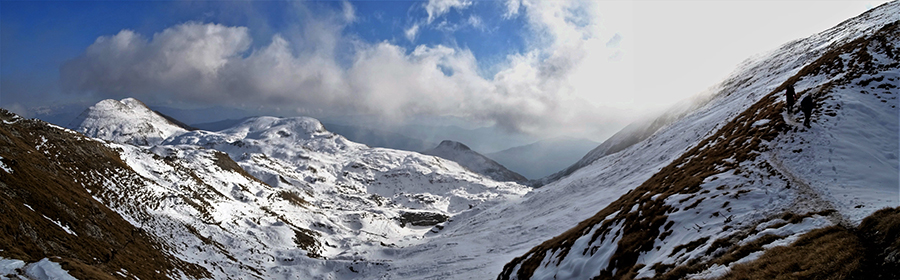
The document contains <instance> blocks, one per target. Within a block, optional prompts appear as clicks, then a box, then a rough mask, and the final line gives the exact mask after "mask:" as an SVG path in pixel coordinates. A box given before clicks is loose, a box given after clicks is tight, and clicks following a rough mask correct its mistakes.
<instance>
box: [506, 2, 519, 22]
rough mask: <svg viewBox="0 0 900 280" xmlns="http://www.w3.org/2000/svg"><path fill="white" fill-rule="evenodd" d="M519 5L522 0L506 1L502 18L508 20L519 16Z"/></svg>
mask: <svg viewBox="0 0 900 280" xmlns="http://www.w3.org/2000/svg"><path fill="white" fill-rule="evenodd" d="M521 5H522V0H506V12H504V13H503V18H506V19H509V18H513V17H515V16H517V15H519V7H520V6H521Z"/></svg>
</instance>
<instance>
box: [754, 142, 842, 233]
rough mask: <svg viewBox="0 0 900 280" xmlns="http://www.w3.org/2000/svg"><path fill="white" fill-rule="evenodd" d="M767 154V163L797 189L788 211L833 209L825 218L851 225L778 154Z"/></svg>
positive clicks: (804, 211)
mask: <svg viewBox="0 0 900 280" xmlns="http://www.w3.org/2000/svg"><path fill="white" fill-rule="evenodd" d="M764 154H765V155H767V156H768V161H769V163H771V164H772V167H773V168H775V170H777V171H778V172H779V173H781V174H782V175H784V177H785V178H786V179H787V181H788V184H790V186H791V188H794V189H795V190H796V191H797V194H798V195H797V197H796V198H795V199H794V201H792V202H791V206H790V208H789V211H792V212H794V213H797V214H803V213H807V212H816V211H823V210H835V211H834V212H833V213H832V214H831V215H829V216H828V217H827V218H828V220H830V221H831V222H832V223H835V224H838V225H842V226H844V227H852V223H850V221H849V220H847V218H845V217H844V215H843V214H841V212H840V211H838V209H837V208H835V207H834V204H832V203H831V202H830V201H828V200H825V199H823V198H822V196H821V195H820V194H819V192H817V191H816V190H815V189H813V188H812V187H810V186H809V184H807V183H806V181H805V180H803V179H801V178H799V177H798V176H797V175H795V174H794V173H793V172H791V170H790V168H787V167H785V166H784V163H782V162H781V159H779V158H778V154H777V153H774V152H770V153H764Z"/></svg>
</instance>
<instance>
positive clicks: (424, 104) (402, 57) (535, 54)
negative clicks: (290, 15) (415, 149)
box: [61, 1, 640, 139]
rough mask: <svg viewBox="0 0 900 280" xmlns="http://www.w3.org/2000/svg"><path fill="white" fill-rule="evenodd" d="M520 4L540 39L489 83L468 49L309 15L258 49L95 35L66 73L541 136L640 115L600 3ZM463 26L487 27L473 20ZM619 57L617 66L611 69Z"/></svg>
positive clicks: (219, 97) (225, 29)
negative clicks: (374, 35)
mask: <svg viewBox="0 0 900 280" xmlns="http://www.w3.org/2000/svg"><path fill="white" fill-rule="evenodd" d="M429 3H430V4H431V2H429ZM470 4H471V2H469V4H465V5H470ZM522 5H523V6H522V8H521V9H520V10H521V11H522V12H523V15H524V16H525V17H526V22H527V24H528V25H529V27H528V28H529V30H532V31H533V32H534V33H535V34H537V35H535V37H534V38H532V39H530V40H529V44H528V46H527V51H526V52H524V53H519V54H512V55H510V56H509V57H508V58H507V59H506V61H505V62H503V63H502V65H500V66H499V69H500V70H499V71H497V73H496V74H495V75H494V76H492V77H483V76H481V75H479V67H478V61H477V59H476V57H475V56H474V55H473V54H472V53H471V52H470V51H469V50H466V49H461V48H458V47H448V46H444V45H431V46H424V45H420V46H417V47H415V48H414V49H412V50H408V49H404V48H402V47H400V46H398V45H396V44H393V43H390V42H376V43H366V42H360V41H357V39H354V38H355V37H353V36H347V35H344V34H343V29H342V28H343V27H342V25H341V24H342V23H343V24H346V23H347V22H348V20H347V17H346V13H337V14H334V15H331V16H332V17H334V18H312V19H309V20H310V21H311V22H307V23H305V27H303V28H297V30H295V32H290V33H284V34H279V35H276V36H274V37H273V38H272V40H271V43H269V44H268V45H265V46H262V47H260V48H258V49H250V46H251V43H252V42H251V40H250V36H249V35H248V30H247V28H244V27H229V26H223V25H218V24H200V23H185V24H182V25H177V26H173V27H171V28H169V29H166V30H164V31H162V32H160V33H157V34H154V35H153V36H152V38H150V39H147V38H145V37H143V36H141V35H139V34H136V33H134V32H132V31H128V30H123V31H121V32H120V33H119V34H116V35H114V36H104V37H101V38H98V39H97V41H96V42H94V44H93V45H91V46H90V47H88V49H87V50H86V51H85V53H84V54H82V55H81V56H80V57H78V58H76V59H74V60H71V61H69V62H67V63H66V64H65V65H64V67H62V69H61V75H62V79H63V80H64V81H65V82H66V85H67V86H68V88H69V89H73V90H76V91H88V92H96V93H99V94H101V95H103V96H105V97H123V96H134V97H137V98H139V99H149V98H161V99H173V100H181V101H189V102H190V101H193V102H203V103H225V104H250V105H254V106H263V107H269V108H274V109H283V110H292V111H298V112H304V113H305V114H312V115H325V114H332V115H339V114H372V115H377V116H381V117H383V118H385V119H392V120H397V121H402V120H404V119H408V118H415V117H417V116H457V117H463V118H468V119H471V120H479V121H485V122H488V123H495V124H497V125H500V126H502V127H505V128H507V129H509V130H515V131H523V132H529V133H539V134H544V135H546V136H551V135H559V134H569V135H574V136H587V137H591V138H594V139H602V138H603V137H605V136H608V135H610V134H611V133H613V132H614V131H615V130H616V129H618V128H619V127H621V126H624V125H625V124H626V123H627V122H628V121H629V120H630V119H629V118H628V117H621V116H622V115H635V117H636V115H637V113H634V112H633V111H629V110H628V109H617V107H616V106H619V107H618V108H634V107H633V106H634V105H635V104H637V103H640V100H637V98H636V97H635V96H634V95H632V94H631V93H632V92H633V90H632V87H633V82H634V78H633V74H634V71H633V69H632V68H631V67H630V63H631V60H630V57H631V54H630V52H629V44H630V43H629V40H628V39H627V38H629V37H628V34H627V33H623V34H622V35H620V36H622V38H623V39H622V40H621V42H620V43H619V45H618V46H617V47H615V48H608V47H606V43H607V42H609V41H610V40H611V39H612V38H613V36H614V35H615V34H616V33H615V32H610V31H609V30H607V29H604V28H607V27H605V26H606V25H603V26H601V25H600V24H598V23H597V22H595V20H594V19H595V18H596V17H597V15H598V14H600V13H599V12H598V11H597V8H596V7H593V5H594V2H576V3H570V2H555V1H554V2H550V1H547V2H544V1H526V2H524V3H523V4H522ZM447 7H452V5H447ZM588 8H593V9H588ZM585 9H587V10H585ZM346 10H347V9H346V7H345V9H344V11H345V12H346ZM439 10H440V9H436V10H434V12H432V13H430V15H439V14H438V13H437V12H436V11H439ZM447 10H449V8H447V9H446V10H443V12H442V13H440V14H443V13H446V11H447ZM466 24H468V25H472V26H476V27H477V26H479V25H481V24H482V22H481V20H480V18H477V17H469V18H468V20H467V22H466ZM613 27H615V26H613ZM419 28H420V27H419V24H415V25H413V26H412V27H410V28H409V29H406V30H405V32H404V33H405V34H404V35H406V37H407V39H409V40H410V41H414V40H415V38H416V36H417V35H418V33H419V32H420V30H419ZM609 28H612V27H609ZM348 45H350V46H352V51H351V52H350V54H349V57H339V56H340V54H339V53H340V52H338V51H337V50H338V49H341V48H343V47H346V46H348ZM612 56H617V57H618V59H617V60H615V61H612V62H610V59H609V58H610V57H612ZM338 61H345V62H343V63H339V62H338ZM347 61H349V62H347ZM620 105H621V106H620ZM629 106H631V107H629ZM274 109H273V110H274ZM626 113H630V114H626Z"/></svg>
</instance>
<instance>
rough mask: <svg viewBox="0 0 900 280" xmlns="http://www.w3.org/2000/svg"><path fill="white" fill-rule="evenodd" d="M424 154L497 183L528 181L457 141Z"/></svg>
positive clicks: (444, 142)
mask: <svg viewBox="0 0 900 280" xmlns="http://www.w3.org/2000/svg"><path fill="white" fill-rule="evenodd" d="M422 153H423V154H426V155H433V156H436V157H440V158H444V159H448V160H452V161H455V162H457V163H459V164H460V165H462V166H463V167H465V168H468V169H469V170H472V171H473V172H475V173H478V174H482V175H484V176H487V177H489V178H491V179H494V180H496V181H500V182H506V181H512V182H520V183H524V182H525V181H528V179H526V178H525V177H524V176H522V175H519V174H518V173H516V172H513V171H511V170H509V169H506V167H504V166H503V165H501V164H499V163H497V162H496V161H494V160H492V159H490V158H488V157H486V156H483V155H481V154H479V153H478V152H476V151H473V150H472V149H469V147H468V146H466V145H465V144H463V143H459V142H456V141H450V140H444V141H442V142H441V144H439V145H438V146H437V147H434V148H433V149H430V150H426V151H424V152H422Z"/></svg>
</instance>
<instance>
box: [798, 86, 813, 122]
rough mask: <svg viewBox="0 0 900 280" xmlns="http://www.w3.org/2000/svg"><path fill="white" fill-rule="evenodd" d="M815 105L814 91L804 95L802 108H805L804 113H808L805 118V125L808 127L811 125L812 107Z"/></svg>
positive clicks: (801, 103) (801, 102)
mask: <svg viewBox="0 0 900 280" xmlns="http://www.w3.org/2000/svg"><path fill="white" fill-rule="evenodd" d="M814 106H815V104H813V99H812V93H810V94H807V95H806V96H805V97H803V100H801V101H800V110H803V115H806V119H805V120H803V125H805V126H806V127H807V128H808V127H809V118H810V115H812V109H813V107H814Z"/></svg>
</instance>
